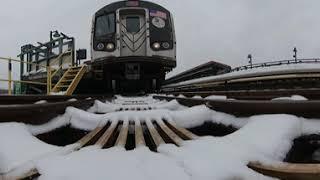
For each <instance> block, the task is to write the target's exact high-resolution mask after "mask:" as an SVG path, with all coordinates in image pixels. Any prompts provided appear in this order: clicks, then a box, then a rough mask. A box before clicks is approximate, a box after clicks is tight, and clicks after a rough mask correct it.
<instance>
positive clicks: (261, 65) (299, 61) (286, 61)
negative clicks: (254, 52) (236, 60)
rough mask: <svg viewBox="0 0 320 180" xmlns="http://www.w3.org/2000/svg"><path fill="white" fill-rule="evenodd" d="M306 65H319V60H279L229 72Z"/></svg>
mask: <svg viewBox="0 0 320 180" xmlns="http://www.w3.org/2000/svg"><path fill="white" fill-rule="evenodd" d="M307 63H320V59H319V58H313V59H297V60H295V59H291V60H281V61H270V62H264V63H257V64H252V65H246V66H240V67H236V68H233V69H232V70H231V72H234V71H243V70H248V69H254V68H262V67H272V66H281V65H289V64H307Z"/></svg>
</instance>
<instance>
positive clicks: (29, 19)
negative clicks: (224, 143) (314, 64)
mask: <svg viewBox="0 0 320 180" xmlns="http://www.w3.org/2000/svg"><path fill="white" fill-rule="evenodd" d="M152 1H153V2H156V3H159V4H160V5H163V6H164V7H166V8H167V9H169V10H170V11H171V12H172V13H173V16H174V20H175V26H176V35H177V46H178V49H177V51H178V57H177V58H178V59H177V61H178V67H177V68H176V69H175V70H174V71H173V73H171V74H175V73H178V72H181V71H183V70H186V69H188V68H191V67H193V66H195V65H198V64H201V63H205V62H207V61H209V60H214V61H219V62H222V63H225V64H229V65H231V66H233V67H235V66H239V65H244V64H247V59H246V57H247V55H248V53H251V54H252V55H253V58H254V61H255V62H263V61H270V60H280V59H290V58H292V49H293V47H294V46H297V48H298V51H299V52H298V56H299V57H303V58H311V57H320V15H319V14H320V11H319V7H320V1H319V0H152ZM111 2H114V1H113V0H99V1H94V0H64V1H57V0H1V6H0V22H1V28H0V32H1V33H0V56H5V57H9V56H11V57H16V55H17V54H18V53H19V50H20V46H21V45H24V44H27V43H36V42H38V41H40V42H44V41H47V40H48V39H49V31H50V30H56V29H57V30H60V31H62V32H64V33H65V34H68V35H70V36H74V37H75V38H76V44H77V47H78V48H87V49H88V50H89V49H90V26H91V20H92V16H93V14H94V13H95V11H97V10H98V9H100V8H101V7H103V6H104V5H107V4H109V3H111ZM0 67H1V68H0V78H3V75H5V74H6V68H7V65H6V64H3V63H0ZM18 74H19V73H18V71H17V72H16V73H15V77H17V75H18ZM0 86H1V84H0ZM2 86H3V84H2Z"/></svg>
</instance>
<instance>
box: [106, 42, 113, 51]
mask: <svg viewBox="0 0 320 180" xmlns="http://www.w3.org/2000/svg"><path fill="white" fill-rule="evenodd" d="M107 50H108V51H112V50H114V44H113V43H108V44H107Z"/></svg>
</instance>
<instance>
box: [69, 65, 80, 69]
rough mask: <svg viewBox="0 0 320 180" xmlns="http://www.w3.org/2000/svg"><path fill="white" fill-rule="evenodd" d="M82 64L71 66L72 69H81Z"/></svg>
mask: <svg viewBox="0 0 320 180" xmlns="http://www.w3.org/2000/svg"><path fill="white" fill-rule="evenodd" d="M81 68H82V66H74V67H71V68H70V69H81Z"/></svg>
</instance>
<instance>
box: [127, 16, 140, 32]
mask: <svg viewBox="0 0 320 180" xmlns="http://www.w3.org/2000/svg"><path fill="white" fill-rule="evenodd" d="M126 28H127V32H128V33H136V32H139V31H140V18H139V17H138V16H134V17H133V16H129V17H127V18H126Z"/></svg>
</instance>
